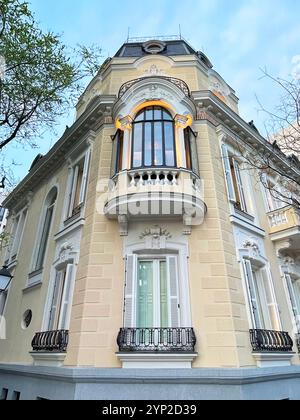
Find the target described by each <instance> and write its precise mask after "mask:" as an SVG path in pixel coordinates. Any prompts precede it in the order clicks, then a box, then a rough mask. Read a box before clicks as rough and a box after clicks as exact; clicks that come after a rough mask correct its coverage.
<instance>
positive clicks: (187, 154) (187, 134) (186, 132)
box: [184, 128, 192, 170]
mask: <svg viewBox="0 0 300 420" xmlns="http://www.w3.org/2000/svg"><path fill="white" fill-rule="evenodd" d="M184 145H185V159H186V169H190V170H191V169H192V162H191V148H190V130H189V129H188V128H186V129H185V130H184Z"/></svg>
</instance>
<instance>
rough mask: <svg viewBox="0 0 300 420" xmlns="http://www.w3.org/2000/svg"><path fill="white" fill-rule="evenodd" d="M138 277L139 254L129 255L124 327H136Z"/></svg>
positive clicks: (127, 260)
mask: <svg viewBox="0 0 300 420" xmlns="http://www.w3.org/2000/svg"><path fill="white" fill-rule="evenodd" d="M136 277H137V256H136V255H133V254H132V255H127V259H126V279H125V301H124V328H134V327H135V325H134V312H135V310H134V304H135V296H134V291H135V283H136Z"/></svg>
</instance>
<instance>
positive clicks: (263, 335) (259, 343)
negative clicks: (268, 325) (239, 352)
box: [250, 330, 294, 353]
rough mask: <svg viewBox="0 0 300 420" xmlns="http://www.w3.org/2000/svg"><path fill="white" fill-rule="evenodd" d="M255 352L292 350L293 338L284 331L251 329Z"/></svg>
mask: <svg viewBox="0 0 300 420" xmlns="http://www.w3.org/2000/svg"><path fill="white" fill-rule="evenodd" d="M250 338H251V344H252V349H253V352H260V353H265V352H292V351H293V345H294V343H293V340H292V339H291V337H290V336H289V333H287V332H284V331H269V330H250Z"/></svg>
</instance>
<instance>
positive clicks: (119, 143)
mask: <svg viewBox="0 0 300 420" xmlns="http://www.w3.org/2000/svg"><path fill="white" fill-rule="evenodd" d="M112 141H113V145H112V159H111V177H112V178H113V177H114V176H115V175H116V174H118V173H119V172H121V170H122V164H123V142H124V132H123V131H121V130H118V131H117V133H116V134H115V136H114V137H113V138H112Z"/></svg>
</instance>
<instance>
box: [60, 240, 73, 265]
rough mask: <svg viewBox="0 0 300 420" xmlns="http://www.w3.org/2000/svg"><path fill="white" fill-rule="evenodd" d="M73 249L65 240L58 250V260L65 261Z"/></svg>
mask: <svg viewBox="0 0 300 420" xmlns="http://www.w3.org/2000/svg"><path fill="white" fill-rule="evenodd" d="M72 251H73V245H72V244H70V243H69V242H65V243H64V244H63V245H62V246H61V247H60V250H59V260H60V262H65V261H67V260H68V259H70V253H71V252H72Z"/></svg>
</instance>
